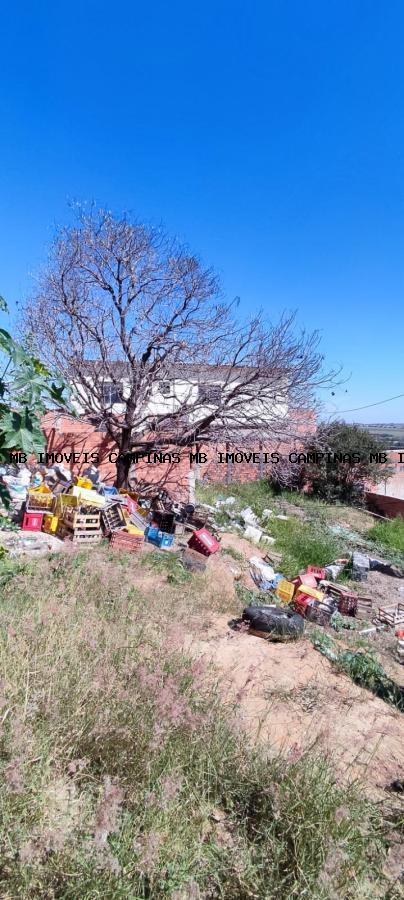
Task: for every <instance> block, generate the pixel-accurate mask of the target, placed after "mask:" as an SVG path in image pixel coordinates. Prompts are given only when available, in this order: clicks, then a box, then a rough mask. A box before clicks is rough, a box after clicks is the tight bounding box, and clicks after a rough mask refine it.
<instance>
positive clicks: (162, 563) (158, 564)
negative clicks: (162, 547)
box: [141, 550, 192, 584]
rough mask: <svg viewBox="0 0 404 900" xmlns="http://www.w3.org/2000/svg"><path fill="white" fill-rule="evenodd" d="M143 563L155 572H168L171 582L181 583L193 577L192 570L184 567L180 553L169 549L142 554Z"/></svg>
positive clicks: (168, 578)
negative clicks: (171, 551)
mask: <svg viewBox="0 0 404 900" xmlns="http://www.w3.org/2000/svg"><path fill="white" fill-rule="evenodd" d="M141 563H142V565H144V566H146V567H147V568H149V569H153V570H154V571H155V572H166V573H167V581H168V583H169V584H181V583H183V582H186V581H190V580H191V578H192V576H191V574H190V572H189V571H188V570H187V569H185V568H184V566H183V564H182V562H181V559H180V557H179V555H178V553H170V552H168V551H166V552H164V551H163V552H160V553H159V552H158V551H157V550H156V551H153V552H152V553H147V554H145V555H144V556H142V558H141Z"/></svg>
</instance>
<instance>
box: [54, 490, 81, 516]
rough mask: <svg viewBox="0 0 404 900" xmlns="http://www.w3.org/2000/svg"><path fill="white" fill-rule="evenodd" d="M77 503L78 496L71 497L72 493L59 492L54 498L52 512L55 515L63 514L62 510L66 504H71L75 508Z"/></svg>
mask: <svg viewBox="0 0 404 900" xmlns="http://www.w3.org/2000/svg"><path fill="white" fill-rule="evenodd" d="M78 505H79V498H78V497H73V494H59V495H58V497H56V499H55V505H54V508H53V512H54V514H55V516H59V517H61V516H62V515H63V510H64V509H65V508H66V507H67V506H73V507H75V508H77V507H78Z"/></svg>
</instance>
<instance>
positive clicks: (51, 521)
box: [42, 513, 59, 534]
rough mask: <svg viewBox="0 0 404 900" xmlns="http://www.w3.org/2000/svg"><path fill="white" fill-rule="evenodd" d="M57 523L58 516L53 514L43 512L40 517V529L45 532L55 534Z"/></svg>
mask: <svg viewBox="0 0 404 900" xmlns="http://www.w3.org/2000/svg"><path fill="white" fill-rule="evenodd" d="M58 523H59V516H53V515H52V514H51V513H44V517H43V519H42V531H46V534H55V533H56V531H57V527H58Z"/></svg>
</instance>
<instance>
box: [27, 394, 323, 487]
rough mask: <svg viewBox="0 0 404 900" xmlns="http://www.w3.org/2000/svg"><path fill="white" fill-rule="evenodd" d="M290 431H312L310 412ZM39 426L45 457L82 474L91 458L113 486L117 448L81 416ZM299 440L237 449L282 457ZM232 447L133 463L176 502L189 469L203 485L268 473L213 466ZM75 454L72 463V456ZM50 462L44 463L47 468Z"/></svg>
mask: <svg viewBox="0 0 404 900" xmlns="http://www.w3.org/2000/svg"><path fill="white" fill-rule="evenodd" d="M294 419H295V425H294V428H295V430H296V433H298V432H299V431H300V432H301V433H302V434H303V433H306V432H307V431H308V430H311V431H313V430H314V428H315V417H314V414H313V413H312V412H311V411H307V412H304V413H295V416H294ZM42 428H43V430H44V433H45V437H46V443H47V453H48V454H64V455H65V457H66V455H67V456H69V455H70V460H68V459H66V458H65V459H64V462H65V465H67V466H68V468H70V469H71V470H72V472H73V473H74V474H76V475H78V474H80V473H82V472H83V470H84V469H86V467H87V466H88V465H89V464H90V463H91V462H92V461H93V460H92V454H97V456H98V459H99V462H97V465H98V467H99V469H100V473H101V477H102V479H103V480H104V481H106V482H107V483H109V484H113V483H114V480H115V477H116V465H115V461H114V460H115V459H116V455H117V448H116V445H115V444H114V442H113V441H112V440H111V439H110V438H109V437H108V435H106V434H105V433H104V432H100V431H97V429H96V428H95V427H94V425H91V424H90V423H88V422H86V421H85V420H84V419H81V418H77V419H75V418H73V417H71V416H65V415H56V414H54V413H48V414H47V415H46V416H44V418H43V420H42ZM300 446H301V442H300V440H299V439H298V440H296V441H293V442H290V441H284V442H282V441H277V442H276V443H275V442H274V443H273V444H272V445H271V446H268V447H264V446H259V445H258V446H257V445H256V444H252V445H251V444H250V446H249V445H248V441H243V443H242V449H243V450H245V451H246V452H250V451H253V452H260V453H261V456H262V455H263V454H264V453H265V452H267V453H271V452H274V451H275V450H277V451H279V452H280V453H285V454H286V453H288V452H289V451H290V450H291V449H293V448H294V447H300ZM165 449H167V451H170V450H171V451H172V452H178V448H176V447H175V446H174V445H172V446H171V447H170V446H168V447H167V448H165ZM235 449H240V448H234V447H233V448H232V447H229V446H228V445H226V444H224V443H222V444H208V445H203V444H201V445H198V446H195V445H194V446H193V447H189V448H187V449H186V450H181V451H180V460H179V462H178V463H170V462H161V463H156V464H148V463H147V462H145V461H143V462H142V461H139V462H138V463H137V464H136V477H137V478H139V479H142V480H144V481H146V482H147V483H148V484H150V485H151V486H153V485H154V486H156V488H157V487H158V488H160V487H162V486H164V487H165V489H166V490H167V491H168V492H169V493H171V494H172V495H173V496H177V497H180V498H181V499H187V498H188V490H189V475H190V470H191V468H193V469H194V470H195V475H196V477H197V478H198V479H200V480H202V481H205V482H214V483H227V484H231V483H232V482H239V483H240V482H241V483H243V482H248V481H255V480H257V479H259V478H264V477H265V476H266V475H267V474H268V473H269V471H270V468H271V466H270V463H269V462H268V463H265V462H263V461H261V462H253V461H243V462H239V463H231V462H230V463H220V462H218V454H219V452H221V453H223V454H225V453H226V452H231V451H232V450H233V451H234V450H235ZM197 451H198V452H200V453H202V454H203V453H205V454H206V457H207V460H206V462H201V463H200V464H198V465H196V464H195V462H191V461H190V453H192V454H195V453H196V452H197ZM74 454H75V455H76V461H75V460H74V456H73V455H74ZM110 456H111V458H112V459H110V458H109V457H110ZM51 462H52V460H51V459H50V460H49V463H50V464H51Z"/></svg>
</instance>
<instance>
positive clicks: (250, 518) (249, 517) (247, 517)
mask: <svg viewBox="0 0 404 900" xmlns="http://www.w3.org/2000/svg"><path fill="white" fill-rule="evenodd" d="M240 518H241V519H242V521H243V522H244V523H245V525H255V526H256V525H258V518H257V516H256V515H255V513H254V512H253V511H252V509H251V506H247V507H246V509H242V510H241V512H240Z"/></svg>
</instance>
